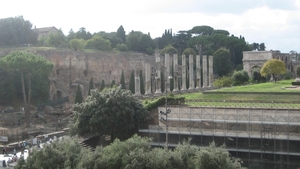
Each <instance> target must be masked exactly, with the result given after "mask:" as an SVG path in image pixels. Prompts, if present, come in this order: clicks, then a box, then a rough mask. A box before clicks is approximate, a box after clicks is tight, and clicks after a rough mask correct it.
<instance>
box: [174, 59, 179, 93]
mask: <svg viewBox="0 0 300 169" xmlns="http://www.w3.org/2000/svg"><path fill="white" fill-rule="evenodd" d="M173 68H174V77H173V83H174V85H173V86H174V89H173V91H178V90H179V89H178V55H177V54H174V55H173Z"/></svg>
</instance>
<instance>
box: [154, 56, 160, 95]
mask: <svg viewBox="0 0 300 169" xmlns="http://www.w3.org/2000/svg"><path fill="white" fill-rule="evenodd" d="M155 63H156V70H155V83H156V84H155V85H156V91H155V93H161V78H160V69H161V66H160V65H161V63H160V56H159V53H158V52H155Z"/></svg>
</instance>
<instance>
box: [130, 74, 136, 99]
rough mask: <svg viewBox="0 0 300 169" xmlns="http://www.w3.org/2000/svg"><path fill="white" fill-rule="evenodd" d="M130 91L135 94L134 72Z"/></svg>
mask: <svg viewBox="0 0 300 169" xmlns="http://www.w3.org/2000/svg"><path fill="white" fill-rule="evenodd" d="M129 90H130V91H131V93H132V94H134V93H135V83H134V70H132V71H131V75H130V81H129Z"/></svg>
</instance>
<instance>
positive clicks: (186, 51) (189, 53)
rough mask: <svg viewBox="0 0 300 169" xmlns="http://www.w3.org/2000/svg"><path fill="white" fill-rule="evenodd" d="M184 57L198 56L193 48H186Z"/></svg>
mask: <svg viewBox="0 0 300 169" xmlns="http://www.w3.org/2000/svg"><path fill="white" fill-rule="evenodd" d="M182 54H183V55H187V56H189V55H193V56H196V55H197V53H196V51H195V50H194V49H193V48H186V49H185V50H184V51H183V52H182Z"/></svg>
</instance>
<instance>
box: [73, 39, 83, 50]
mask: <svg viewBox="0 0 300 169" xmlns="http://www.w3.org/2000/svg"><path fill="white" fill-rule="evenodd" d="M69 45H70V47H71V48H72V49H73V50H75V51H77V50H82V49H83V48H84V45H85V40H84V39H77V38H74V39H71V40H70V41H69Z"/></svg>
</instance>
